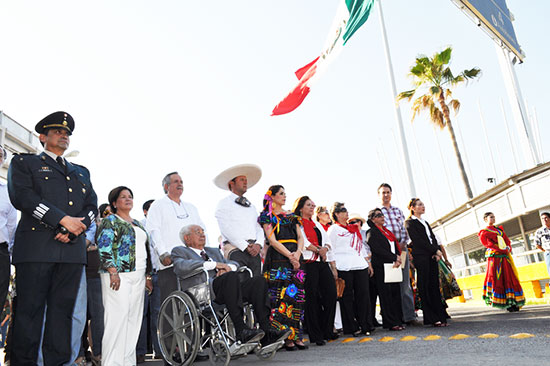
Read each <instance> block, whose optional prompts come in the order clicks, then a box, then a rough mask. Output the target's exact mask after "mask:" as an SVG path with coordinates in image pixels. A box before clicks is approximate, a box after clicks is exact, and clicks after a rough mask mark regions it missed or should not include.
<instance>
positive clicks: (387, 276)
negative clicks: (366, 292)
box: [384, 263, 403, 283]
mask: <svg viewBox="0 0 550 366" xmlns="http://www.w3.org/2000/svg"><path fill="white" fill-rule="evenodd" d="M401 281H403V271H402V270H401V266H399V267H397V268H393V263H384V283H395V282H401Z"/></svg>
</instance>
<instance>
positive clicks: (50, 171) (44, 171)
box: [38, 166, 53, 173]
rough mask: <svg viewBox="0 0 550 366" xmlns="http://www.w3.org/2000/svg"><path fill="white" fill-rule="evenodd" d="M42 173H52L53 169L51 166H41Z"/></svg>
mask: <svg viewBox="0 0 550 366" xmlns="http://www.w3.org/2000/svg"><path fill="white" fill-rule="evenodd" d="M38 171H39V172H40V173H52V172H53V170H52V168H50V167H49V166H41V167H40V169H39V170H38Z"/></svg>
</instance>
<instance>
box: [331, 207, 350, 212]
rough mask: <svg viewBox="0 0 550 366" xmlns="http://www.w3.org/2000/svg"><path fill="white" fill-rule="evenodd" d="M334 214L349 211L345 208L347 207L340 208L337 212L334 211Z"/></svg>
mask: <svg viewBox="0 0 550 366" xmlns="http://www.w3.org/2000/svg"><path fill="white" fill-rule="evenodd" d="M334 212H336V213H338V212H348V209H347V208H345V207H342V208H338V209H336V210H334Z"/></svg>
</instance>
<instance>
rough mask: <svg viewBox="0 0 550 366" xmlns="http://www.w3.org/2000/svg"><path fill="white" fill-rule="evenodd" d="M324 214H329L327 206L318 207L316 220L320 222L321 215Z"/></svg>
mask: <svg viewBox="0 0 550 366" xmlns="http://www.w3.org/2000/svg"><path fill="white" fill-rule="evenodd" d="M323 212H328V210H327V206H317V207H316V208H315V218H316V219H317V221H319V214H320V213H323Z"/></svg>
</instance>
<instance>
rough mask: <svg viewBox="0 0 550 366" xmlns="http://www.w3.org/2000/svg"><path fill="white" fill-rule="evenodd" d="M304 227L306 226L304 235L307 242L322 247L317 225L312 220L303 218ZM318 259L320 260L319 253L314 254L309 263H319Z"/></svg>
mask: <svg viewBox="0 0 550 366" xmlns="http://www.w3.org/2000/svg"><path fill="white" fill-rule="evenodd" d="M302 225H303V226H304V233H306V238H307V240H308V241H309V242H310V243H311V244H312V245H314V246H316V247H320V245H319V238H318V237H317V233H316V232H315V223H314V222H313V221H312V220H308V219H304V218H302ZM317 258H319V253H315V252H313V255H312V256H311V259H309V260H308V261H307V262H308V263H310V262H315V261H317Z"/></svg>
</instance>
